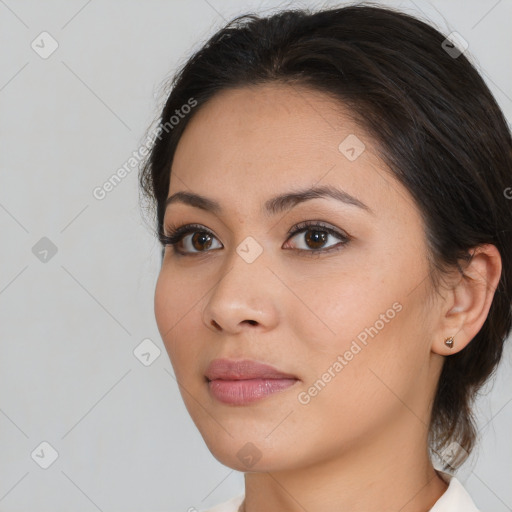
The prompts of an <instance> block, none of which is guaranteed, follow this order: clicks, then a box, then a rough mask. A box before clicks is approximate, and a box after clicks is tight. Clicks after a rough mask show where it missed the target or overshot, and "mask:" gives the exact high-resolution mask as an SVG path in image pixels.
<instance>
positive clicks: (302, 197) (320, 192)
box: [165, 185, 375, 215]
mask: <svg viewBox="0 0 512 512" xmlns="http://www.w3.org/2000/svg"><path fill="white" fill-rule="evenodd" d="M318 198H333V199H336V200H337V201H340V202H342V203H345V204H348V205H351V206H356V207H358V208H361V209H362V210H365V211H366V212H368V213H371V214H372V215H375V212H374V211H373V210H372V209H371V208H370V207H369V206H367V205H366V204H364V203H363V202H362V201H360V200H359V199H357V198H356V197H354V196H352V195H350V194H349V193H348V192H345V191H344V190H341V189H339V188H336V187H334V186H332V185H324V186H321V187H311V188H306V189H302V190H298V191H296V192H288V193H285V194H281V195H278V196H275V197H272V198H271V199H269V200H268V201H266V202H265V211H266V213H267V214H268V215H277V214H278V213H281V212H284V211H287V210H291V209H292V208H293V207H294V206H296V205H297V204H299V203H303V202H305V201H310V200H311V199H318ZM173 203H182V204H187V205H190V206H193V207H195V208H200V209H201V210H206V211H210V212H213V213H215V214H221V213H222V207H221V205H220V204H219V203H218V202H217V201H214V200H213V199H209V198H207V197H204V196H201V195H199V194H194V193H192V192H185V191H182V192H176V193H175V194H172V195H171V196H169V197H168V198H167V200H166V202H165V208H167V206H168V205H170V204H173Z"/></svg>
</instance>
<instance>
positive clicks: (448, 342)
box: [444, 336, 453, 348]
mask: <svg viewBox="0 0 512 512" xmlns="http://www.w3.org/2000/svg"><path fill="white" fill-rule="evenodd" d="M444 344H445V345H446V346H447V347H449V348H453V336H450V337H449V338H446V339H445V340H444Z"/></svg>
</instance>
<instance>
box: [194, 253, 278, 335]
mask: <svg viewBox="0 0 512 512" xmlns="http://www.w3.org/2000/svg"><path fill="white" fill-rule="evenodd" d="M230 263H231V265H230V266H229V268H228V269H227V270H225V268H223V270H222V275H221V276H220V277H219V279H218V280H217V283H216V284H215V286H214V288H213V290H212V292H211V294H210V296H209V298H208V300H207V302H206V305H205V307H204V310H203V312H202V319H203V323H204V324H205V325H206V327H207V328H208V329H213V330H214V331H216V332H222V333H224V334H226V333H229V334H236V333H239V332H242V331H243V330H244V329H247V328H252V329H254V328H260V329H263V330H268V329H272V328H274V327H275V325H276V323H277V320H278V311H277V307H276V304H277V297H276V295H277V291H276V289H277V288H276V287H277V284H278V283H276V282H275V281H276V278H275V276H274V275H273V274H272V272H271V271H270V270H269V269H268V268H267V266H266V265H265V263H264V262H263V258H262V257H261V256H260V257H259V258H258V259H257V260H256V261H253V262H252V263H248V262H246V261H245V260H244V259H243V258H241V257H240V256H239V255H238V254H237V253H236V252H235V253H234V254H233V257H232V258H230Z"/></svg>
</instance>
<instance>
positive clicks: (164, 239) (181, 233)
mask: <svg viewBox="0 0 512 512" xmlns="http://www.w3.org/2000/svg"><path fill="white" fill-rule="evenodd" d="M312 228H319V229H316V230H313V229H312ZM168 229H169V234H168V235H161V236H160V237H159V238H160V243H162V244H163V245H164V246H167V245H169V246H171V247H172V248H173V252H174V254H179V255H180V256H193V255H200V254H205V253H207V252H210V251H208V250H207V251H196V252H180V251H179V250H177V249H176V245H177V244H178V243H179V242H181V241H182V240H183V238H185V236H186V235H188V234H191V233H197V232H200V233H207V234H208V235H210V236H212V237H214V238H217V237H216V236H215V235H214V234H213V233H212V232H211V231H210V230H209V229H206V228H205V227H204V226H201V225H200V224H186V225H184V226H180V227H175V226H169V228H168ZM307 231H324V232H326V233H328V234H330V235H333V236H334V237H337V238H339V239H340V243H339V244H336V245H334V246H331V247H328V248H327V249H312V250H306V249H293V250H296V251H300V252H303V253H309V254H307V255H308V256H316V255H318V254H325V253H328V252H331V251H336V250H339V249H341V248H342V247H343V246H344V245H346V244H347V243H348V242H350V240H351V237H350V236H348V235H346V234H343V233H340V232H339V231H337V230H335V229H333V228H331V227H329V226H328V225H325V224H323V223H321V222H318V221H304V222H301V223H299V224H297V225H296V226H294V227H293V228H292V229H291V230H290V231H289V232H288V238H287V240H288V239H290V238H292V237H294V236H295V235H297V234H299V233H303V232H307Z"/></svg>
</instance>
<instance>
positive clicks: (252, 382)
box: [208, 379, 298, 405]
mask: <svg viewBox="0 0 512 512" xmlns="http://www.w3.org/2000/svg"><path fill="white" fill-rule="evenodd" d="M296 382H298V380H297V379H247V380H220V379H218V380H212V381H209V382H208V387H209V388H210V392H211V393H212V395H213V396H214V397H215V398H216V399H217V400H219V401H220V402H223V403H225V404H232V405H244V404H248V403H251V402H255V401H257V400H261V399H262V398H265V397H266V396H269V395H271V394H273V393H278V392H279V391H284V390H285V389H288V388H289V387H291V386H293V385H294V384H295V383H296Z"/></svg>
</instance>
